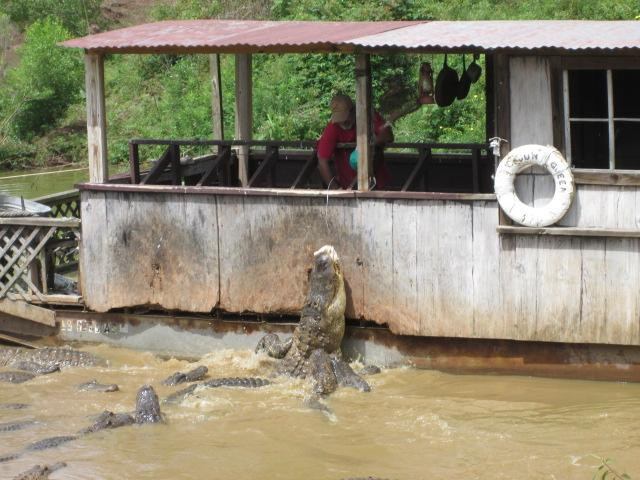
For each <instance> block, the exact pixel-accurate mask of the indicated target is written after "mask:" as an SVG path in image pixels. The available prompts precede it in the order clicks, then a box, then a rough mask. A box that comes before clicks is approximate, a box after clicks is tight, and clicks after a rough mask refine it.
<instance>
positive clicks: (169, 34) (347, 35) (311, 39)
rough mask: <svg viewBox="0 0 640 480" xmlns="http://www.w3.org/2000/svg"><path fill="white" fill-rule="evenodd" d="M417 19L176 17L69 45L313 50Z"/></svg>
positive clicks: (120, 48)
mask: <svg viewBox="0 0 640 480" xmlns="http://www.w3.org/2000/svg"><path fill="white" fill-rule="evenodd" d="M416 23H417V22H308V21H286V22H285V21H281V22H276V21H258V20H177V21H164V22H156V23H147V24H143V25H137V26H135V27H130V28H123V29H120V30H113V31H110V32H104V33H99V34H96V35H89V36H87V37H83V38H77V39H73V40H68V41H66V42H63V43H62V45H64V46H66V47H79V48H84V49H86V50H101V51H113V52H118V51H120V52H126V51H142V50H150V51H170V50H179V51H185V50H190V49H191V50H207V49H210V50H211V51H215V50H226V51H231V50H233V49H237V50H246V51H257V52H258V51H278V52H286V51H301V50H305V51H314V50H327V49H329V50H330V49H334V48H335V46H336V45H338V44H343V43H345V42H346V41H347V40H350V39H353V38H357V37H366V38H368V37H369V36H371V35H374V34H376V33H382V32H385V31H388V30H391V29H396V28H400V27H405V26H409V25H415V24H416Z"/></svg>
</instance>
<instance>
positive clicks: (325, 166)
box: [317, 124, 339, 188]
mask: <svg viewBox="0 0 640 480" xmlns="http://www.w3.org/2000/svg"><path fill="white" fill-rule="evenodd" d="M336 145H338V137H337V134H336V126H335V125H332V124H329V125H327V126H326V127H325V129H324V131H323V132H322V135H321V136H320V138H319V139H318V145H317V154H318V172H320V176H321V177H322V181H323V182H324V183H325V185H328V186H329V188H337V187H339V185H338V182H336V181H335V180H333V173H332V172H331V166H330V165H329V161H330V160H331V157H333V154H334V153H335V150H336ZM332 180H333V181H332Z"/></svg>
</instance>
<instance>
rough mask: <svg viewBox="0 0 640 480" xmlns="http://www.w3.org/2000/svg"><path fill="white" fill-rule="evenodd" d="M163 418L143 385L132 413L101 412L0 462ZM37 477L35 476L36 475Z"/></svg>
mask: <svg viewBox="0 0 640 480" xmlns="http://www.w3.org/2000/svg"><path fill="white" fill-rule="evenodd" d="M164 422H165V418H164V415H163V414H162V412H161V411H160V402H159V401H158V395H156V392H155V390H154V389H153V387H151V386H149V385H145V386H143V387H142V388H140V390H138V395H137V397H136V409H135V411H134V412H133V413H113V412H109V411H104V412H102V413H101V414H100V415H99V416H98V418H97V419H96V421H95V422H94V423H93V424H92V425H90V426H89V427H87V428H84V429H82V430H80V431H79V432H78V433H77V434H75V435H59V436H55V437H48V438H44V439H42V440H38V441H37V442H33V443H31V444H29V445H27V446H26V447H25V448H24V450H23V451H22V452H16V453H11V454H8V455H3V456H0V463H2V462H7V461H10V460H14V459H16V458H19V457H20V456H22V454H23V453H24V452H32V451H39V450H46V449H49V448H54V447H57V446H59V445H63V444H65V443H68V442H71V441H72V440H76V439H77V438H79V437H81V436H83V435H87V434H90V433H95V432H99V431H100V430H105V429H112V428H118V427H122V426H125V425H132V424H139V425H142V424H146V423H164ZM36 478H37V477H36Z"/></svg>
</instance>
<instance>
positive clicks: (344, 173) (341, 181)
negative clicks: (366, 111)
mask: <svg viewBox="0 0 640 480" xmlns="http://www.w3.org/2000/svg"><path fill="white" fill-rule="evenodd" d="M329 106H330V108H331V119H330V120H329V123H328V124H327V126H326V127H325V129H324V132H322V135H321V136H320V139H319V140H318V144H317V149H318V170H319V172H320V176H321V177H322V180H323V181H324V182H325V184H326V185H328V187H329V188H349V187H350V185H352V183H353V181H354V180H355V178H356V176H357V171H356V169H355V168H352V166H351V165H350V163H349V157H350V155H351V153H352V152H353V149H346V148H338V144H339V143H349V142H355V141H356V113H355V106H354V104H353V101H352V100H351V98H349V97H348V96H347V95H343V94H340V93H339V94H337V95H335V96H334V97H333V98H332V99H331V103H330V105H329ZM373 133H374V135H375V146H376V152H375V154H374V165H373V169H374V175H375V178H376V188H377V189H384V187H385V186H386V185H388V183H389V180H390V178H391V175H390V173H389V169H388V168H387V166H386V164H385V162H384V158H383V156H382V147H383V146H384V145H385V144H387V143H391V142H393V131H392V129H391V125H390V124H389V123H385V121H384V119H383V118H382V117H381V116H380V114H379V113H377V112H375V113H374V115H373ZM332 158H333V161H334V163H335V171H336V174H335V177H334V175H333V173H332V172H331V167H330V165H329V162H330V160H331V159H332Z"/></svg>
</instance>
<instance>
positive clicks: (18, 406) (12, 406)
mask: <svg viewBox="0 0 640 480" xmlns="http://www.w3.org/2000/svg"><path fill="white" fill-rule="evenodd" d="M25 408H29V404H27V403H0V409H2V410H24V409H25Z"/></svg>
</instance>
